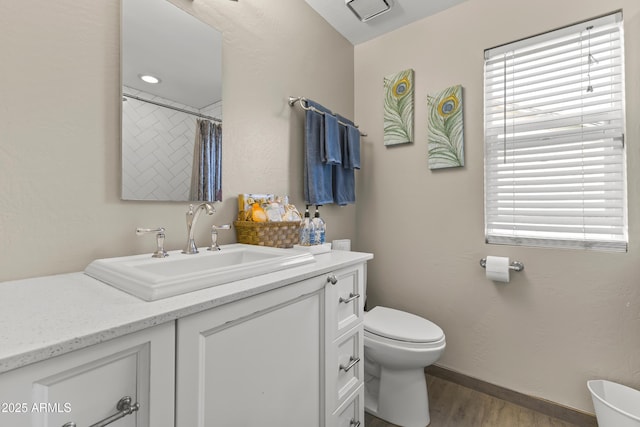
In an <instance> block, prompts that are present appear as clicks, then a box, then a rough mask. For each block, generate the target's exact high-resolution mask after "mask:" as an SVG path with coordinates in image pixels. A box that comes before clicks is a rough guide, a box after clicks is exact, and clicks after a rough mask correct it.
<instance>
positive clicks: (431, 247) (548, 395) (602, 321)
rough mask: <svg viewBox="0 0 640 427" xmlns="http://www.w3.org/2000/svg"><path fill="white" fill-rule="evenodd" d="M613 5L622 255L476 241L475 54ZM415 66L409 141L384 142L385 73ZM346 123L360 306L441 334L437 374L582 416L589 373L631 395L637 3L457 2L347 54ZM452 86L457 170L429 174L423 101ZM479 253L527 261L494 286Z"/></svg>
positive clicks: (480, 233) (639, 67) (639, 91)
mask: <svg viewBox="0 0 640 427" xmlns="http://www.w3.org/2000/svg"><path fill="white" fill-rule="evenodd" d="M616 9H623V10H624V31H625V43H626V46H625V48H626V76H627V86H626V96H627V118H628V123H627V134H626V136H627V137H626V141H627V154H628V190H629V197H628V199H629V235H630V244H629V252H628V253H626V254H612V253H602V252H587V251H576V250H550V249H533V248H522V247H511V246H496V245H487V244H485V243H484V225H483V51H484V49H486V48H490V47H494V46H497V45H500V44H503V43H507V42H510V41H514V40H518V39H521V38H524V37H528V36H531V35H535V34H538V33H540V32H544V31H548V30H552V29H555V28H558V27H562V26H565V25H568V24H572V23H575V22H578V21H581V20H585V19H589V18H592V17H595V16H599V15H602V14H605V13H607V12H611V11H614V10H616ZM406 68H413V69H414V70H415V82H416V84H415V95H416V105H415V143H413V144H411V145H402V146H395V147H384V145H383V133H382V123H383V102H382V101H383V97H382V93H383V92H382V78H383V77H384V76H386V75H389V74H392V73H394V72H397V71H400V70H403V69H406ZM355 75H356V81H355V101H356V105H355V108H356V121H357V122H358V123H359V124H360V125H361V126H362V127H363V128H364V129H366V130H367V132H368V133H369V137H368V138H366V139H365V140H364V141H365V144H364V148H363V152H364V154H363V158H364V164H363V167H362V172H361V175H360V178H361V179H360V180H359V182H358V183H359V188H358V190H359V193H358V197H359V198H360V199H359V203H358V212H357V219H358V246H359V248H360V249H361V250H365V251H370V252H374V253H375V259H374V260H373V261H372V262H371V263H370V267H369V274H368V279H369V280H368V284H369V291H368V296H369V300H368V302H369V304H371V306H375V305H387V306H391V307H395V308H399V309H404V310H407V311H410V312H413V313H417V314H419V315H422V316H425V317H427V318H429V319H431V320H433V321H434V322H436V323H437V324H439V325H440V326H441V327H442V328H443V329H444V331H445V334H446V337H447V349H446V352H445V354H444V356H443V358H442V359H441V360H440V362H439V363H440V364H441V365H442V366H445V367H447V368H450V369H453V370H456V371H459V372H462V373H464V374H467V375H471V376H473V377H476V378H480V379H482V380H485V381H488V382H491V383H494V384H498V385H501V386H504V387H507V388H510V389H513V390H517V391H520V392H522V393H527V394H531V395H535V396H539V397H542V398H545V399H549V400H552V401H555V402H559V403H561V404H564V405H568V406H571V407H574V408H578V409H582V410H585V411H589V412H592V411H593V407H592V404H591V402H590V397H589V394H588V391H587V388H586V381H587V380H588V379H590V378H610V379H613V380H615V381H618V382H622V383H625V384H627V385H630V386H634V387H636V388H640V333H639V331H640V262H639V261H640V239H638V235H639V233H640V210H639V208H638V205H639V204H640V198H639V196H638V194H639V192H640V168H638V163H639V162H640V151H639V150H638V140H639V138H640V124H639V123H640V121H639V120H638V117H640V78H639V77H638V76H640V2H638V1H637V0H612V1H609V2H603V1H599V0H565V1H562V2H558V1H554V0H539V1H533V2H532V1H524V0H468V1H467V2H465V3H462V4H460V5H458V6H456V7H454V8H452V9H449V10H447V11H444V12H442V13H440V14H438V15H436V16H433V17H429V18H427V19H424V20H421V21H418V22H416V23H414V24H412V25H409V26H407V27H404V28H402V29H400V30H397V31H395V32H392V33H390V34H387V35H385V36H383V37H380V38H377V39H375V40H372V41H369V42H367V43H364V44H361V45H358V46H356V48H355ZM456 84H461V85H462V86H463V99H464V126H465V129H464V136H465V165H466V166H465V167H463V168H460V169H448V170H438V171H431V170H429V168H428V163H427V108H426V106H427V94H434V93H437V92H438V91H440V90H442V89H444V88H446V87H448V86H452V85H456ZM487 255H501V256H509V257H510V258H511V259H517V260H520V261H522V262H523V263H524V264H525V266H526V267H525V270H524V272H522V273H514V274H512V280H511V283H510V284H507V285H502V284H497V285H496V284H494V283H492V282H490V281H488V280H486V279H485V277H484V270H483V269H482V268H481V267H480V266H479V264H478V262H479V260H480V259H481V258H483V257H485V256H487Z"/></svg>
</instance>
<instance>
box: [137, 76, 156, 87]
mask: <svg viewBox="0 0 640 427" xmlns="http://www.w3.org/2000/svg"><path fill="white" fill-rule="evenodd" d="M138 77H140V80H142V81H143V82H145V83H150V84H152V85H155V84H158V83H160V79H159V78H157V77H155V76H152V75H150V74H139V75H138Z"/></svg>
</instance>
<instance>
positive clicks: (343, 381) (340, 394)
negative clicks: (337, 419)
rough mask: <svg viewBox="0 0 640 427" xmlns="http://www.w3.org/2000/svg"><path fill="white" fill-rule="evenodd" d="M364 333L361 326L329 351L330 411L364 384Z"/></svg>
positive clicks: (328, 403) (328, 387) (328, 400)
mask: <svg viewBox="0 0 640 427" xmlns="http://www.w3.org/2000/svg"><path fill="white" fill-rule="evenodd" d="M363 338H364V333H363V331H362V328H361V325H358V326H356V327H355V328H353V329H352V330H351V331H349V333H347V334H345V335H344V336H343V337H341V338H339V339H338V340H336V342H334V344H333V346H332V348H331V349H329V350H328V351H327V381H328V384H327V392H328V396H327V405H328V407H329V409H330V410H334V409H335V408H337V407H339V406H340V405H342V403H343V402H344V401H345V400H346V399H347V398H348V397H349V396H350V395H351V394H352V393H353V391H354V390H355V389H357V388H358V387H359V386H360V385H361V384H362V379H363V378H364V358H363V356H362V351H363V341H362V340H363Z"/></svg>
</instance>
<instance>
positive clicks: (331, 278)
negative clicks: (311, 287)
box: [327, 274, 338, 285]
mask: <svg viewBox="0 0 640 427" xmlns="http://www.w3.org/2000/svg"><path fill="white" fill-rule="evenodd" d="M327 282H328V283H331V284H332V285H335V284H336V283H338V278H337V277H336V275H335V274H331V275H330V276H328V277H327Z"/></svg>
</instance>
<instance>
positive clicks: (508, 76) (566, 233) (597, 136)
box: [484, 12, 627, 252]
mask: <svg viewBox="0 0 640 427" xmlns="http://www.w3.org/2000/svg"><path fill="white" fill-rule="evenodd" d="M484 78H485V94H484V97H485V113H484V114H485V236H486V240H487V242H488V243H496V244H512V245H526V246H542V247H559V248H586V249H599V250H611V251H620V252H623V251H626V248H627V202H626V179H625V178H626V177H625V149H624V49H623V36H622V13H621V12H618V13H615V14H612V15H608V16H604V17H601V18H597V19H594V20H591V21H588V22H583V23H580V24H576V25H573V26H570V27H566V28H562V29H560V30H556V31H552V32H549V33H545V34H542V35H539V36H535V37H532V38H528V39H525V40H520V41H517V42H514V43H510V44H508V45H503V46H499V47H496V48H493V49H488V50H487V51H485V77H484Z"/></svg>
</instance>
